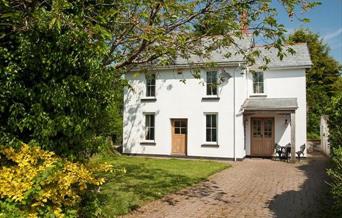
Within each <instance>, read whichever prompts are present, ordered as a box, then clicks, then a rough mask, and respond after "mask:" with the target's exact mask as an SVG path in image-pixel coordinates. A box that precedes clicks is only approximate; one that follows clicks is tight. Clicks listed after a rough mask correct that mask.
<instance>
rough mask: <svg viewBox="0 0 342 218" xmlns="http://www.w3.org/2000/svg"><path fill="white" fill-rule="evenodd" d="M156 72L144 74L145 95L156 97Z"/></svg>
mask: <svg viewBox="0 0 342 218" xmlns="http://www.w3.org/2000/svg"><path fill="white" fill-rule="evenodd" d="M156 81H157V80H156V74H155V73H152V74H145V97H147V98H155V97H156Z"/></svg>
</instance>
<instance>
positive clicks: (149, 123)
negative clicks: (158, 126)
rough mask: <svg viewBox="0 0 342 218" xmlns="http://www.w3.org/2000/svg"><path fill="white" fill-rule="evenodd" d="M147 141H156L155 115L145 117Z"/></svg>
mask: <svg viewBox="0 0 342 218" xmlns="http://www.w3.org/2000/svg"><path fill="white" fill-rule="evenodd" d="M145 140H154V114H146V115H145Z"/></svg>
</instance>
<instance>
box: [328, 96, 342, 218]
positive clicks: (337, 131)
mask: <svg viewBox="0 0 342 218" xmlns="http://www.w3.org/2000/svg"><path fill="white" fill-rule="evenodd" d="M328 124H329V142H330V145H331V149H332V153H331V156H332V162H333V165H332V167H331V168H330V169H329V170H328V174H329V176H330V178H331V194H332V198H333V200H334V205H333V213H334V214H340V215H341V214H342V140H341V139H342V125H341V124H342V93H340V94H339V95H337V96H335V97H333V98H332V102H331V106H330V108H329V120H328Z"/></svg>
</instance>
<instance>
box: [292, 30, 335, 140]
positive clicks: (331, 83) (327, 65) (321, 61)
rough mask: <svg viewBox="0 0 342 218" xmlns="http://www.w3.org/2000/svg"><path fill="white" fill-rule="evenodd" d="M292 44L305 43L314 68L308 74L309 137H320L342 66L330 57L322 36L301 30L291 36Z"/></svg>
mask: <svg viewBox="0 0 342 218" xmlns="http://www.w3.org/2000/svg"><path fill="white" fill-rule="evenodd" d="M288 40H289V42H290V43H302V42H305V43H307V45H308V48H309V51H310V57H311V61H312V64H313V65H312V67H311V68H310V69H309V70H307V72H306V88H307V105H308V133H309V134H308V135H319V126H320V124H319V123H320V117H321V115H323V114H325V113H326V109H327V106H328V105H329V101H330V98H331V97H332V96H333V94H334V92H336V89H337V84H335V81H336V80H338V79H339V76H340V72H339V71H341V70H342V66H341V65H340V64H339V63H338V62H337V61H336V60H335V59H334V58H332V57H331V56H330V55H329V47H328V45H327V44H326V43H325V42H323V40H322V39H321V38H320V36H319V35H318V34H316V33H313V32H310V31H309V30H304V29H300V30H297V31H295V32H294V33H293V34H291V35H290V36H289V39H288Z"/></svg>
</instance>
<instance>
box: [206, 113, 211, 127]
mask: <svg viewBox="0 0 342 218" xmlns="http://www.w3.org/2000/svg"><path fill="white" fill-rule="evenodd" d="M206 120H207V121H206V127H211V115H209V114H208V115H206Z"/></svg>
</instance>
